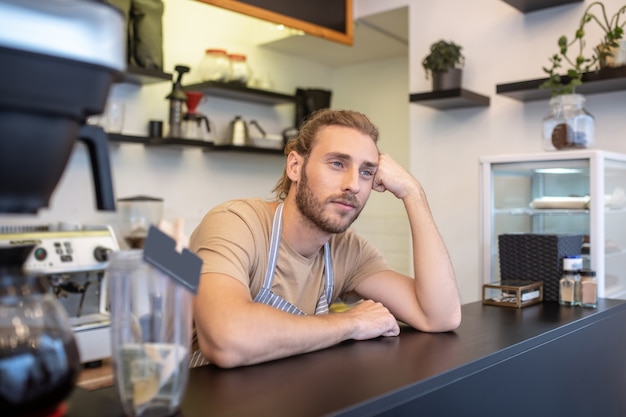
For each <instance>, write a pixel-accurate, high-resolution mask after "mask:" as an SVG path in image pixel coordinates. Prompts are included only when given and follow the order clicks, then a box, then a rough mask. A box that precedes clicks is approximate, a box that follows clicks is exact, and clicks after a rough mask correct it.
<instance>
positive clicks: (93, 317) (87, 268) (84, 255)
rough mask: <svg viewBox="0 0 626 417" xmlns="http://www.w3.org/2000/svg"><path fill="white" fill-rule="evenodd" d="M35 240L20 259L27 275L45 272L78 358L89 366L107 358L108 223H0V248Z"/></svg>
mask: <svg viewBox="0 0 626 417" xmlns="http://www.w3.org/2000/svg"><path fill="white" fill-rule="evenodd" d="M11 242H24V243H25V242H29V243H32V244H34V249H33V250H32V251H31V252H30V254H29V255H28V257H27V258H26V261H25V262H24V264H23V268H24V272H25V274H26V275H39V276H45V277H46V278H47V280H48V282H49V284H50V286H49V291H51V292H52V293H53V294H54V297H55V298H56V299H57V300H58V301H59V303H60V304H61V305H62V306H63V308H64V310H65V311H66V313H67V316H68V319H69V324H70V327H71V329H72V332H73V333H74V338H75V340H76V344H77V347H78V353H79V356H80V361H81V363H82V364H84V365H86V366H94V365H96V364H98V363H99V362H100V361H101V360H102V359H105V358H109V357H111V333H110V326H111V320H110V312H109V309H108V305H109V300H108V292H107V282H106V275H105V272H106V267H107V266H108V260H109V253H110V252H112V251H116V250H119V247H118V243H117V239H116V237H115V234H114V232H113V230H112V228H111V227H110V226H73V227H71V228H69V227H67V226H66V225H64V224H63V223H59V224H52V225H39V226H37V227H32V226H28V225H24V226H20V225H12V226H0V247H3V246H8V245H10V244H11Z"/></svg>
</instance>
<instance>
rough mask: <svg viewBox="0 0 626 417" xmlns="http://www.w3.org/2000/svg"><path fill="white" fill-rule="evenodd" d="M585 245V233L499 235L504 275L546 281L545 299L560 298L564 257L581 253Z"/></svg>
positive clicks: (515, 278)
mask: <svg viewBox="0 0 626 417" xmlns="http://www.w3.org/2000/svg"><path fill="white" fill-rule="evenodd" d="M582 245H583V235H570V234H568V235H564V234H559V235H556V234H552V235H550V234H537V233H506V234H502V235H499V236H498V250H499V255H500V279H502V280H510V279H511V280H525V281H543V299H544V301H559V280H560V279H561V276H562V274H563V258H564V257H565V256H575V255H580V254H581V252H582Z"/></svg>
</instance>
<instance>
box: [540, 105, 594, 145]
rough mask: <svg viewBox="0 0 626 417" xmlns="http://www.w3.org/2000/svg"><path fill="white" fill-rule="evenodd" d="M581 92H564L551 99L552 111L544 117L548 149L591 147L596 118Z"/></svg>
mask: <svg viewBox="0 0 626 417" xmlns="http://www.w3.org/2000/svg"><path fill="white" fill-rule="evenodd" d="M584 104H585V97H584V96H583V95H581V94H562V95H558V96H554V97H552V98H551V99H550V113H549V114H548V115H547V116H546V117H545V118H544V119H543V148H544V149H545V150H546V151H554V150H566V149H584V148H591V147H592V146H593V141H594V130H595V119H594V117H593V116H592V115H591V114H589V113H588V112H587V111H586V110H585V108H584Z"/></svg>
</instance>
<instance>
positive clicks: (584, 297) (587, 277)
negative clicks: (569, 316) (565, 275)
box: [580, 269, 598, 308]
mask: <svg viewBox="0 0 626 417" xmlns="http://www.w3.org/2000/svg"><path fill="white" fill-rule="evenodd" d="M580 286H581V305H582V306H583V307H591V308H596V307H598V281H597V280H596V271H593V270H591V269H583V270H582V271H580Z"/></svg>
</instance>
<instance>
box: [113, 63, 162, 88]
mask: <svg viewBox="0 0 626 417" xmlns="http://www.w3.org/2000/svg"><path fill="white" fill-rule="evenodd" d="M164 81H172V74H168V73H166V72H162V71H155V70H150V69H147V68H142V67H136V66H132V65H129V66H128V68H126V72H125V73H124V74H123V76H122V78H121V80H119V81H118V83H128V84H137V85H148V84H156V83H162V82H164Z"/></svg>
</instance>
